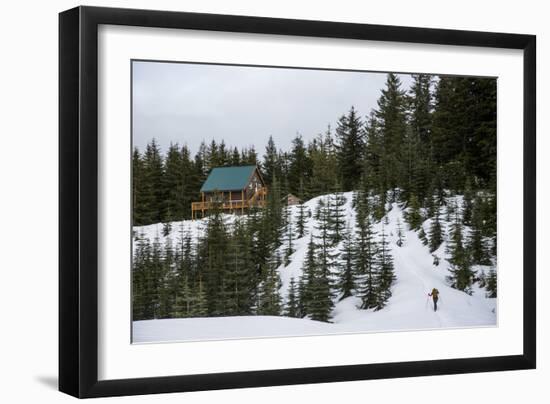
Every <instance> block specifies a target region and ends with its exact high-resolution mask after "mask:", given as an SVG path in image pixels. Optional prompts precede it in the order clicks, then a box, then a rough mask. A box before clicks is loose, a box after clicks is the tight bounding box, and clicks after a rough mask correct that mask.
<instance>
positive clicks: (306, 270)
mask: <svg viewBox="0 0 550 404" xmlns="http://www.w3.org/2000/svg"><path fill="white" fill-rule="evenodd" d="M317 265H318V264H317V246H316V245H315V242H314V241H313V235H311V236H310V237H309V242H308V245H307V250H306V256H305V258H304V261H303V263H302V277H301V278H300V282H299V284H298V286H299V292H300V296H299V302H300V313H301V316H302V317H305V316H307V315H308V314H310V305H311V304H312V299H313V295H312V293H311V285H312V283H313V282H314V278H315V271H316V269H317Z"/></svg>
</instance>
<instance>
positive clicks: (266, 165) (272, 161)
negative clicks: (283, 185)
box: [262, 136, 283, 186]
mask: <svg viewBox="0 0 550 404" xmlns="http://www.w3.org/2000/svg"><path fill="white" fill-rule="evenodd" d="M262 169H263V170H262V171H263V174H264V175H263V178H264V180H265V182H266V184H267V185H268V186H270V185H271V184H272V182H273V179H274V178H283V177H282V172H281V167H280V162H279V154H278V152H277V148H276V146H275V141H274V140H273V136H269V140H268V142H267V146H266V147H265V154H264V157H263V164H262Z"/></svg>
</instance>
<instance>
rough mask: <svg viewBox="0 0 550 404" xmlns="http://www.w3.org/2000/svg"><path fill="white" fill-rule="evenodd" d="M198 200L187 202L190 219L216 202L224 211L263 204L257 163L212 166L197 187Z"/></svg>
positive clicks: (262, 182) (202, 214) (228, 211)
mask: <svg viewBox="0 0 550 404" xmlns="http://www.w3.org/2000/svg"><path fill="white" fill-rule="evenodd" d="M200 194H201V200H200V201H199V202H192V203H191V214H192V217H193V219H195V218H197V217H204V216H205V215H206V214H207V213H208V211H209V210H211V209H212V208H213V207H214V206H216V205H217V207H218V208H219V209H222V210H223V211H226V212H227V213H244V211H245V210H248V209H250V208H253V207H264V206H265V203H266V197H267V187H266V185H265V182H264V180H263V178H262V175H261V174H260V170H259V169H258V167H257V166H234V167H215V168H213V169H212V171H210V174H209V175H208V178H207V179H206V181H205V182H204V184H202V187H201V189H200Z"/></svg>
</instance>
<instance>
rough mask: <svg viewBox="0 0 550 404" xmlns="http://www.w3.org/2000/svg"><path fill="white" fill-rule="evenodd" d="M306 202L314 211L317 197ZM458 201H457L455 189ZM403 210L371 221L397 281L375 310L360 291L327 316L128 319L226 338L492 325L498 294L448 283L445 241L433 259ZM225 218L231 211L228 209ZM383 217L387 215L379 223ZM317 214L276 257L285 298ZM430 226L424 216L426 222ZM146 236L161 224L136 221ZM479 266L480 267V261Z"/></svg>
mask: <svg viewBox="0 0 550 404" xmlns="http://www.w3.org/2000/svg"><path fill="white" fill-rule="evenodd" d="M344 195H345V197H346V199H347V202H346V205H345V210H346V214H347V220H348V221H349V226H350V227H351V228H352V229H353V227H354V224H355V212H354V209H353V208H352V205H351V203H352V193H351V192H349V193H346V194H344ZM328 197H329V196H328V195H325V196H322V197H317V198H313V199H312V200H310V201H308V202H306V206H307V207H308V208H309V210H310V211H311V212H312V213H313V212H314V210H315V207H316V205H317V203H318V201H319V199H320V198H328ZM457 198H458V202H460V197H457ZM291 209H292V217H293V218H294V219H295V218H296V217H297V213H298V211H297V207H296V206H294V207H292V208H291ZM403 213H404V212H403V210H402V208H401V207H400V206H399V204H397V203H393V204H392V205H391V209H390V210H389V212H388V214H387V218H385V219H384V220H383V221H381V222H379V223H376V224H375V226H374V230H375V231H376V232H380V231H381V229H382V226H384V230H385V232H386V234H389V241H390V246H391V252H392V255H393V258H394V266H395V276H396V281H395V283H394V285H393V287H392V297H391V298H390V300H389V302H388V304H387V306H386V307H385V308H384V309H382V310H379V311H373V310H361V309H359V308H358V306H359V305H360V299H359V298H357V297H349V298H346V299H344V300H342V301H340V302H338V303H336V306H335V309H334V311H333V319H332V321H333V323H322V322H317V321H312V320H308V319H294V318H285V317H269V316H250V317H223V318H188V319H169V320H145V321H136V322H134V328H133V332H134V335H133V341H134V342H153V341H175V340H177V341H183V340H197V339H201V340H204V339H227V338H246V337H264V336H292V335H319V334H332V333H349V332H369V331H392V330H418V329H435V328H456V327H477V326H495V325H496V319H497V315H496V307H495V306H496V299H489V298H486V297H485V290H483V289H480V288H478V287H477V286H476V285H474V289H473V294H472V295H468V294H466V293H464V292H460V291H458V290H456V289H453V288H451V287H449V286H448V285H447V282H446V281H445V278H446V276H447V275H449V272H448V267H449V263H448V262H447V260H446V259H445V256H446V254H445V248H446V243H445V242H444V243H443V244H442V245H441V246H440V248H439V249H438V250H437V251H435V252H434V253H433V254H434V255H436V256H438V257H439V259H440V262H439V265H438V266H434V264H433V260H434V257H433V255H432V254H431V253H430V252H429V250H428V247H426V246H424V245H423V244H422V242H421V240H420V239H419V238H418V235H417V233H416V232H415V231H407V225H406V223H405V220H404V217H403ZM442 213H443V214H442V219H443V220H442V226H443V228H445V227H446V226H447V223H446V221H445V217H446V215H445V212H444V211H443V212H442ZM227 218H228V222H231V221H232V220H233V219H234V217H233V216H231V215H228V217H227ZM384 222H385V223H384ZM398 222H400V223H401V227H402V229H403V234H404V243H403V245H402V246H401V247H399V246H397V244H396V242H397V238H398V237H397V230H396V229H397V225H398ZM315 224H316V223H315V220H314V219H313V218H310V219H309V221H308V236H306V237H303V238H301V239H298V240H296V241H295V244H294V247H295V249H296V251H295V252H294V254H292V256H291V262H290V263H289V265H288V266H286V267H285V266H284V265H281V267H279V269H278V270H279V274H280V277H281V281H282V287H281V295H282V296H283V299H285V298H286V295H287V289H288V285H289V283H290V280H291V278H294V279H295V280H298V278H299V277H300V276H301V273H302V269H301V268H302V263H303V260H304V257H305V254H306V249H307V243H308V240H309V234H311V233H312V232H313V234H314V235H315V232H316V230H315ZM423 226H424V229H425V230H426V231H427V230H428V228H429V221H426V222H425V223H424V224H423ZM203 227H204V222H203V221H202V220H195V221H184V222H174V223H172V232H171V234H170V235H169V236H168V237H172V238H173V239H174V242H175V241H176V240H175V239H176V238H177V237H178V233H179V231H180V230H181V229H183V230H184V231H190V232H191V234H193V235H194V236H197V235H199V234H200V233H201V231H202V228H203ZM134 230H135V231H136V232H137V233H140V234H144V235H145V236H146V237H149V238H151V239H152V238H154V237H157V236H158V237H159V238H160V239H162V238H163V237H162V224H154V225H150V226H143V227H139V228H135V229H134ZM480 269H481V268H480ZM434 287H435V288H437V289H438V290H439V292H440V300H439V303H438V311H437V312H434V311H433V306H432V302H431V299H429V298H428V293H429V292H430V291H431V290H432V288H434Z"/></svg>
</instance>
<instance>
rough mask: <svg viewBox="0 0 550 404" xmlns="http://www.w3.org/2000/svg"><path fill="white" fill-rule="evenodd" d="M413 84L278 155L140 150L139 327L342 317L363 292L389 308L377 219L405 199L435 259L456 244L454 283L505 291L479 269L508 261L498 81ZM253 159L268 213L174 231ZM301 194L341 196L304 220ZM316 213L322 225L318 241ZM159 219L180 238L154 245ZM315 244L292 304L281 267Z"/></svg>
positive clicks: (135, 172)
mask: <svg viewBox="0 0 550 404" xmlns="http://www.w3.org/2000/svg"><path fill="white" fill-rule="evenodd" d="M412 79H413V82H412V85H411V87H410V89H409V90H408V91H405V90H404V89H403V86H402V84H401V82H400V80H399V77H398V76H396V75H395V74H388V75H387V80H386V84H385V88H384V89H383V90H381V93H380V96H379V99H378V103H377V107H376V108H375V109H374V110H372V111H370V112H369V113H368V114H367V115H361V113H360V112H359V111H357V110H356V109H355V108H354V107H353V106H351V107H350V109H349V110H348V111H347V112H346V113H345V114H344V115H342V116H341V117H340V118H339V119H338V121H337V125H336V127H335V128H331V127H330V126H329V127H327V128H326V130H324V131H323V132H322V133H320V134H318V135H317V136H316V137H315V138H314V139H313V140H311V141H309V142H307V143H306V142H305V141H304V139H303V137H302V136H301V135H299V134H298V135H296V136H295V137H294V139H293V140H292V146H291V148H290V150H281V149H278V148H277V146H276V144H275V141H274V139H273V138H272V137H269V141H268V143H267V146H266V148H265V150H264V151H263V153H261V156H260V155H259V154H258V152H257V151H256V150H255V149H254V147H252V146H251V147H249V148H246V149H242V150H239V149H238V148H237V147H232V146H230V145H226V144H225V143H224V142H223V140H222V141H221V142H219V143H217V142H216V141H215V140H212V141H211V142H210V143H208V144H207V143H206V142H203V143H202V144H201V146H200V148H199V150H198V151H197V152H196V154H194V155H192V153H191V151H190V150H189V148H188V147H187V146H186V145H180V144H179V143H173V144H171V145H170V147H169V148H168V150H167V151H166V152H164V153H163V152H162V151H161V150H160V148H159V146H158V144H157V143H156V141H155V140H154V139H152V140H151V141H150V142H149V143H148V145H147V147H146V149H145V150H143V151H140V150H138V149H134V151H133V161H132V178H133V185H132V198H133V199H132V203H133V226H134V256H133V270H132V271H133V272H132V279H133V305H132V306H133V319H134V320H142V319H154V318H180V317H201V316H236V315H285V316H290V317H298V318H309V319H312V320H318V321H325V322H330V321H331V316H332V309H333V307H334V304H335V302H337V301H339V300H342V299H345V298H346V297H348V296H351V295H354V296H358V297H360V299H361V309H365V310H370V309H372V310H381V309H383V308H384V307H385V305H386V304H387V302H388V301H389V299H390V298H391V293H392V292H391V291H392V284H393V283H394V281H395V275H394V268H393V259H392V255H391V249H390V248H389V246H388V241H387V237H386V236H387V235H386V233H385V231H384V230H382V231H381V232H378V233H376V232H374V231H373V225H374V224H375V223H379V222H381V221H382V222H383V221H384V218H385V217H386V215H387V213H388V209H389V207H390V206H391V204H392V203H398V204H400V206H402V207H403V209H404V211H405V212H406V213H405V222H406V223H403V227H405V226H406V227H407V229H410V230H415V231H417V232H418V237H420V238H421V239H422V241H423V242H424V244H425V245H426V247H427V248H429V250H430V251H436V250H437V249H438V248H439V246H440V245H441V244H442V243H443V241H444V240H447V244H446V245H447V250H448V251H447V255H448V258H447V259H448V261H449V263H450V265H451V267H450V268H449V273H450V275H449V277H448V283H449V285H450V286H452V287H453V288H455V289H458V290H461V291H464V292H466V293H471V291H472V285H473V284H474V283H475V282H478V283H479V284H480V285H482V286H483V287H485V288H486V290H487V293H488V296H491V297H495V296H496V292H497V291H496V272H495V271H494V270H492V271H490V272H489V273H488V274H486V276H485V275H484V276H480V275H479V274H478V273H476V271H474V270H473V267H474V266H475V265H488V266H495V265H496V234H497V233H496V232H497V229H496V203H497V201H496V80H495V79H490V78H475V77H442V76H431V75H424V74H417V75H412ZM245 164H257V165H258V167H259V168H260V170H261V172H262V175H263V178H264V179H265V181H266V183H267V186H268V189H269V193H268V200H267V206H266V207H265V208H263V209H256V210H253V211H250V212H248V214H247V215H244V216H239V217H236V218H234V220H231V222H230V223H229V221H228V218H227V215H225V214H222V212H221V209H213V211H212V212H211V213H210V215H209V217H208V219H207V220H204V221H203V224H202V226H203V231H202V232H201V235H200V236H195V235H193V234H191V233H190V232H186V230H185V228H184V227H183V226H182V227H181V228H173V225H172V223H173V222H176V221H182V220H187V219H190V217H191V202H193V201H197V200H199V199H200V197H199V189H200V187H201V185H202V183H203V182H204V180H205V179H206V177H207V175H208V173H209V171H210V169H211V168H213V167H220V166H233V165H245ZM346 192H347V193H349V192H352V194H353V198H352V199H353V201H352V205H353V209H354V214H355V218H356V219H355V225H354V227H353V228H349V226H347V225H346V217H345V216H346V212H345V211H344V210H343V208H342V207H343V205H344V203H345V198H344V196H343V195H344V193H346ZM288 193H292V194H294V195H296V196H298V197H299V198H300V199H301V200H302V201H304V202H305V201H308V200H310V199H311V198H314V197H318V196H322V195H327V197H326V198H322V199H320V200H319V203H318V204H317V205H316V206H315V208H314V209H308V208H307V207H306V206H305V204H301V205H298V207H297V212H298V213H297V214H296V215H291V214H290V208H289V207H287V206H285V204H284V198H283V197H284V196H285V195H287V194H288ZM455 196H460V198H461V201H462V203H460V204H457V202H456V200H457V199H456V198H453V197H455ZM443 210H444V211H445V214H446V216H447V217H446V218H445V220H446V221H447V222H448V223H450V227H449V230H448V232H447V234H445V231H444V230H443V228H442V226H441V221H442V218H441V216H442V212H443ZM310 219H314V220H315V231H314V232H311V234H308V229H307V226H306V225H305V223H306V222H307V221H308V220H310ZM428 219H430V227H429V229H427V231H425V229H424V227H422V223H423V222H424V221H426V220H428ZM153 223H164V226H163V233H165V234H170V233H176V234H177V237H176V240H177V241H176V242H175V243H173V242H172V241H171V240H172V239H169V238H167V239H166V240H167V241H166V242H164V243H161V242H160V239H159V238H156V239H155V240H152V241H151V240H149V239H147V238H145V237H143V236H142V235H141V234H140V230H139V229H140V226H145V225H149V224H153ZM465 229H467V231H466V230H465ZM397 231H398V232H401V231H402V230H401V229H400V228H399V229H397ZM304 237H307V240H308V247H307V253H306V256H305V259H304V262H303V265H302V273H303V275H302V276H301V277H300V278H299V279H293V280H292V281H291V284H290V286H289V288H288V293H287V295H285V296H282V295H281V293H280V291H279V289H280V279H279V275H278V272H277V268H279V267H281V266H285V265H287V264H288V263H289V260H291V257H292V254H293V252H294V243H295V242H296V240H298V239H302V238H304ZM434 265H437V262H434Z"/></svg>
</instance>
